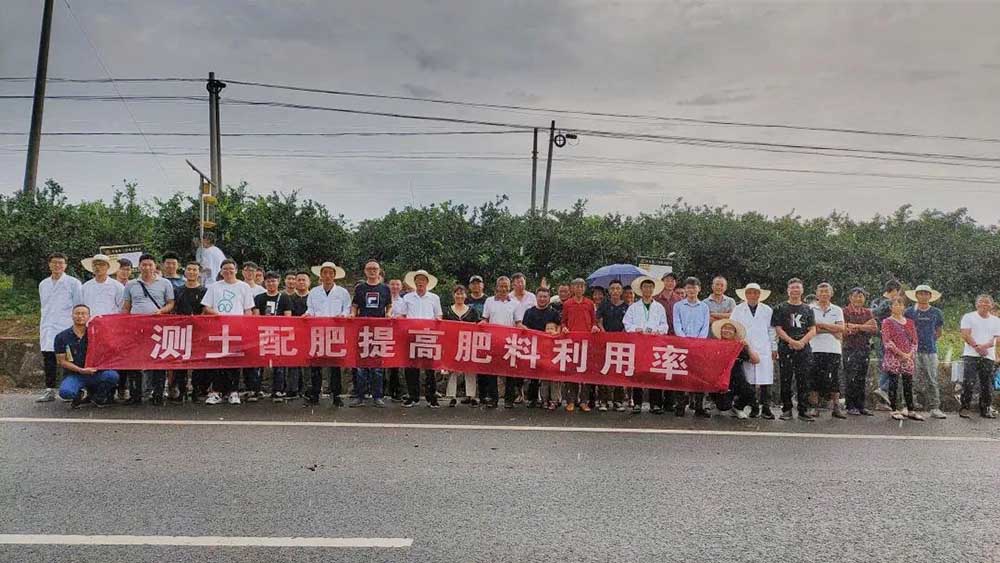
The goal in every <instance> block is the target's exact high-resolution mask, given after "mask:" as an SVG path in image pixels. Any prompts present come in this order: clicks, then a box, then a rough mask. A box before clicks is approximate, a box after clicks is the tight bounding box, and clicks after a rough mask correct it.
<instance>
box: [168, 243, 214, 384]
mask: <svg viewBox="0 0 1000 563" xmlns="http://www.w3.org/2000/svg"><path fill="white" fill-rule="evenodd" d="M205 291H207V289H206V288H205V286H203V285H201V264H199V263H198V262H188V263H187V265H186V266H185V267H184V285H182V286H181V287H180V288H178V289H175V290H174V310H173V311H172V312H173V313H174V314H175V315H200V314H201V312H202V310H203V309H204V308H205V306H204V305H202V304H201V300H202V299H203V298H204V297H205ZM189 373H191V374H192V375H191V383H192V388H191V402H195V401H197V400H198V397H199V395H200V396H204V395H205V394H207V393H208V384H209V379H210V377H209V376H208V374H209V372H207V371H204V370H198V371H187V370H184V371H181V370H174V371H173V372H170V374H168V375H170V377H169V378H168V392H167V399H168V400H170V401H175V402H182V401H184V395H185V394H186V393H187V380H188V374H189ZM202 374H205V375H202Z"/></svg>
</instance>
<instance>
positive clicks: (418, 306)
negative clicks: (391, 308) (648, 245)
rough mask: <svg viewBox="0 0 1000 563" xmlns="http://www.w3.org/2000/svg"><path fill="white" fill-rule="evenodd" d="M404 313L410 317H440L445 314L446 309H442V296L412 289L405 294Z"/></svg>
mask: <svg viewBox="0 0 1000 563" xmlns="http://www.w3.org/2000/svg"><path fill="white" fill-rule="evenodd" d="M403 314H404V315H406V318H408V319H436V318H439V317H441V316H443V315H444V311H442V310H441V298H440V297H438V296H437V294H434V293H431V292H429V291H428V292H426V293H424V294H423V295H417V292H416V291H411V292H409V293H407V294H406V295H404V296H403Z"/></svg>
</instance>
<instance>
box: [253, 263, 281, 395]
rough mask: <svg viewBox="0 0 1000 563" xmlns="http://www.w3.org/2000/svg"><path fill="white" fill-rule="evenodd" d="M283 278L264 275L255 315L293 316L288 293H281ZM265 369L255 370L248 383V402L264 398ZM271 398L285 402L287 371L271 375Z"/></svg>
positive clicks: (271, 274) (277, 370) (255, 299)
mask: <svg viewBox="0 0 1000 563" xmlns="http://www.w3.org/2000/svg"><path fill="white" fill-rule="evenodd" d="M280 281H281V276H279V275H278V272H267V273H266V274H264V293H261V294H258V295H256V296H255V297H254V298H253V314H254V315H257V316H263V317H290V316H292V299H291V297H289V296H288V294H287V293H285V292H283V291H280V290H279V288H278V284H279V283H280ZM262 372H263V368H254V371H253V373H252V377H251V378H249V381H247V390H248V391H250V395H249V396H248V397H247V401H249V402H251V403H254V402H257V401H258V400H259V399H261V398H263V396H264V393H262V392H261V380H262ZM271 398H272V399H273V401H274V402H275V403H282V402H284V400H285V370H283V369H281V368H274V369H273V370H272V374H271Z"/></svg>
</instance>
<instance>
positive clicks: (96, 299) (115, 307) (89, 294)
mask: <svg viewBox="0 0 1000 563" xmlns="http://www.w3.org/2000/svg"><path fill="white" fill-rule="evenodd" d="M124 296H125V286H123V285H122V284H121V283H120V282H119V281H118V280H116V279H114V278H112V277H108V279H106V280H104V283H99V282H98V281H97V280H96V279H90V280H87V282H86V283H84V284H83V304H84V305H86V306H87V307H90V316H91V317H97V316H100V315H115V314H117V313H121V312H122V301H123V300H124Z"/></svg>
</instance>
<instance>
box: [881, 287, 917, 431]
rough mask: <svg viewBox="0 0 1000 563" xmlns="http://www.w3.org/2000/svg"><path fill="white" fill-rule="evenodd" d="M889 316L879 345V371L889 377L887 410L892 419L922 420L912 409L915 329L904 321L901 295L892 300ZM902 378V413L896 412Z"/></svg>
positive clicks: (903, 305)
mask: <svg viewBox="0 0 1000 563" xmlns="http://www.w3.org/2000/svg"><path fill="white" fill-rule="evenodd" d="M891 311H892V314H891V315H890V316H889V317H888V318H887V319H885V320H884V321H882V344H883V346H885V355H884V357H883V359H882V369H883V370H885V373H886V376H887V377H888V378H889V407H890V408H891V409H892V418H893V420H903V418H904V417H905V418H909V419H911V420H923V419H924V417H922V416H920V415H919V414H917V413H916V412H915V411H914V409H913V367H914V366H913V359H914V357H915V356H916V354H917V328H916V325H915V324H914V322H913V321H912V320H910V319H907V318H906V317H905V316H904V315H903V313H904V312H905V311H906V299H905V298H903V297H902V296H899V297H893V298H892V309H891ZM900 378H902V379H903V399H904V400H905V401H906V408H904V409H903V411H902V412H900V411H899V410H897V409H896V401H897V398H896V396H897V395H898V392H897V391H898V389H899V379H900Z"/></svg>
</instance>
